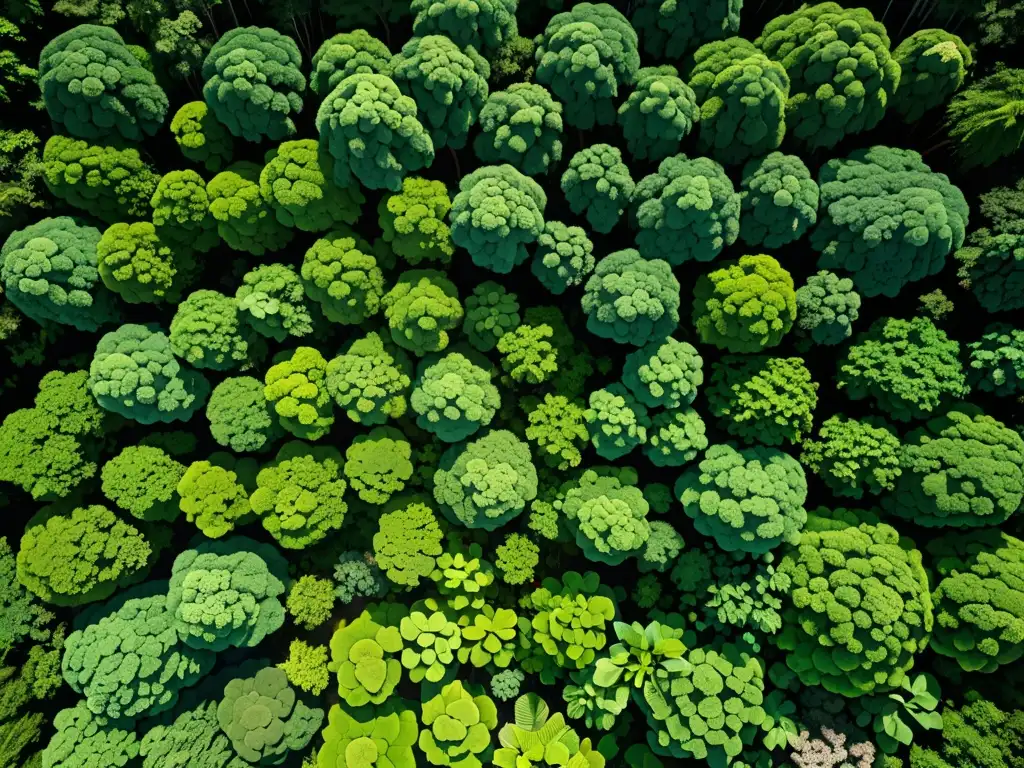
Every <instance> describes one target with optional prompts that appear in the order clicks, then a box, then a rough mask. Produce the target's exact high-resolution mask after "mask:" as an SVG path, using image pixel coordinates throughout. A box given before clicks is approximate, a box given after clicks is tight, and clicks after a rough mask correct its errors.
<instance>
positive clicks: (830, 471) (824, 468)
mask: <svg viewBox="0 0 1024 768" xmlns="http://www.w3.org/2000/svg"><path fill="white" fill-rule="evenodd" d="M899 454H900V439H899V437H898V436H897V435H896V433H895V431H894V430H893V428H892V427H890V426H889V425H888V424H887V423H886V422H885V421H883V420H882V419H880V418H878V417H875V416H869V417H867V418H865V419H859V420H858V419H851V418H847V417H846V416H843V415H842V414H840V415H837V416H832V417H830V418H829V419H826V420H825V422H824V423H823V424H822V425H821V427H820V428H819V429H818V439H817V440H814V439H811V438H808V439H807V440H804V443H803V452H802V453H801V454H800V462H801V463H802V464H803V465H804V466H806V467H807V468H808V469H810V470H811V472H813V473H814V474H816V475H818V476H819V477H820V478H821V479H822V480H824V481H825V485H827V486H828V487H829V488H830V489H831V490H832V492H833V493H834V494H836V495H837V496H849V497H851V498H854V499H859V498H862V497H863V496H864V492H865V491H867V492H868V493H870V494H873V495H876V496H877V495H879V494H881V493H882V492H883V491H891V490H893V489H894V488H895V487H896V485H895V481H896V480H897V478H899V476H900V474H901V473H902V470H901V469H900V455H899Z"/></svg>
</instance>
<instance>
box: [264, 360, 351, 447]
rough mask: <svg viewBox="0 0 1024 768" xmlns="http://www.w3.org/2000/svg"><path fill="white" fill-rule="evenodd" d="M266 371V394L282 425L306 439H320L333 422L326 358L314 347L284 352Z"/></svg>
mask: <svg viewBox="0 0 1024 768" xmlns="http://www.w3.org/2000/svg"><path fill="white" fill-rule="evenodd" d="M275 359H276V360H277V362H276V363H275V364H274V365H272V366H271V367H270V368H269V369H268V370H267V375H266V378H265V380H264V383H265V384H266V386H265V387H264V389H263V394H264V396H265V397H266V398H267V402H268V403H271V404H273V406H274V412H275V413H276V414H277V416H278V418H279V420H280V424H281V426H282V427H284V429H285V430H286V431H288V432H290V433H291V434H293V435H295V436H296V437H298V438H301V439H303V440H319V439H320V438H322V437H324V436H325V435H326V434H327V433H328V432H329V431H330V429H331V426H332V425H333V424H334V409H333V403H332V401H331V396H330V393H329V392H328V390H327V384H326V381H325V379H326V377H327V361H326V360H324V358H323V355H321V354H320V353H319V352H318V351H317V350H315V349H313V348H312V347H297V348H296V349H295V350H294V351H293V352H292V353H291V354H290V355H289V353H288V352H287V351H285V352H282V353H280V354H279V355H278V357H277V358H275Z"/></svg>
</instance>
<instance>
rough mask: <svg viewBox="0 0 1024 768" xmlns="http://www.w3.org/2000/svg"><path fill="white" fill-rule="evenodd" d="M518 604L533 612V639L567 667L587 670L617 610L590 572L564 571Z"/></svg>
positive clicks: (607, 592)
mask: <svg viewBox="0 0 1024 768" xmlns="http://www.w3.org/2000/svg"><path fill="white" fill-rule="evenodd" d="M521 605H522V606H523V608H525V609H526V610H527V611H530V612H531V613H532V614H533V618H532V619H531V620H530V624H529V628H530V631H531V637H532V639H533V641H534V642H535V643H536V644H537V645H538V646H540V648H541V650H542V651H543V652H544V653H545V654H547V655H548V656H550V657H552V658H553V659H554V661H555V663H557V664H558V666H559V667H565V668H567V669H586V668H587V667H588V666H590V665H591V664H593V663H594V660H595V659H596V658H597V652H598V651H600V650H602V649H603V648H604V647H605V645H606V644H607V642H608V639H607V637H606V636H605V629H606V628H607V627H608V625H609V622H611V621H612V619H614V618H615V613H616V606H615V601H614V600H613V599H612V597H611V596H610V590H609V589H608V588H607V587H602V585H601V580H600V578H599V577H598V575H597V574H596V573H594V572H593V571H587V572H586V573H584V574H582V575H581V574H579V573H577V572H575V571H566V572H565V573H563V574H562V578H561V579H554V578H547V579H544V581H542V582H541V585H540V587H539V588H538V589H535V590H534V591H533V592H531V593H530V594H529V595H527V596H525V597H524V598H523V600H522V601H521ZM584 627H587V628H588V629H584Z"/></svg>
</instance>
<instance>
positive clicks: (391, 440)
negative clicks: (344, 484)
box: [345, 427, 412, 504]
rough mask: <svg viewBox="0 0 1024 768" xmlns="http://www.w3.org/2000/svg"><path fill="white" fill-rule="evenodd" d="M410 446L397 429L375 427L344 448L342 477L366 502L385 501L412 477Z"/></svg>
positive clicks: (384, 502) (379, 502)
mask: <svg viewBox="0 0 1024 768" xmlns="http://www.w3.org/2000/svg"><path fill="white" fill-rule="evenodd" d="M411 459H412V446H411V445H409V442H408V440H406V439H405V435H403V434H402V433H401V432H400V431H399V430H397V429H393V428H391V427H376V428H375V429H372V430H371V431H370V433H369V434H366V435H358V436H357V437H356V438H355V439H354V440H353V441H352V444H351V445H350V446H349V447H348V449H347V450H346V451H345V477H347V478H348V483H349V486H350V487H351V488H352V490H353V491H355V492H356V493H357V494H359V498H360V499H362V500H363V501H365V502H367V503H368V504H386V503H387V502H388V500H389V499H390V498H391V497H392V496H393V495H394V494H396V493H399V492H401V491H402V489H403V488H405V484H406V483H407V482H408V481H409V479H410V478H411V477H412V461H411Z"/></svg>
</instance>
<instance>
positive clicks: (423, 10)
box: [409, 0, 518, 55]
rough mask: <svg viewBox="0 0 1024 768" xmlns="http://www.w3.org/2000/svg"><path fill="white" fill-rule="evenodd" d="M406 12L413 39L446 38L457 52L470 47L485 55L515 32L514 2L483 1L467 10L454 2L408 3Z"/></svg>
mask: <svg viewBox="0 0 1024 768" xmlns="http://www.w3.org/2000/svg"><path fill="white" fill-rule="evenodd" d="M409 10H410V11H411V12H412V13H414V14H415V17H414V18H413V22H412V33H413V34H414V35H416V36H417V37H423V36H424V35H446V36H447V37H450V38H451V39H452V41H453V42H454V43H455V44H456V45H458V46H459V47H460V48H465V47H466V46H467V45H472V46H473V47H474V48H476V49H477V50H478V51H480V52H481V53H484V54H487V55H490V54H492V53H494V52H495V50H496V49H497V48H498V47H500V46H501V45H502V43H504V42H506V41H508V40H510V39H512V38H514V37H515V36H516V33H517V31H518V27H517V25H516V3H515V2H514V0H483V1H482V2H480V3H474V4H473V5H471V6H470V7H468V8H467V7H466V6H465V5H463V4H461V3H459V2H457V1H456V0H412V2H411V3H410V4H409Z"/></svg>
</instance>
